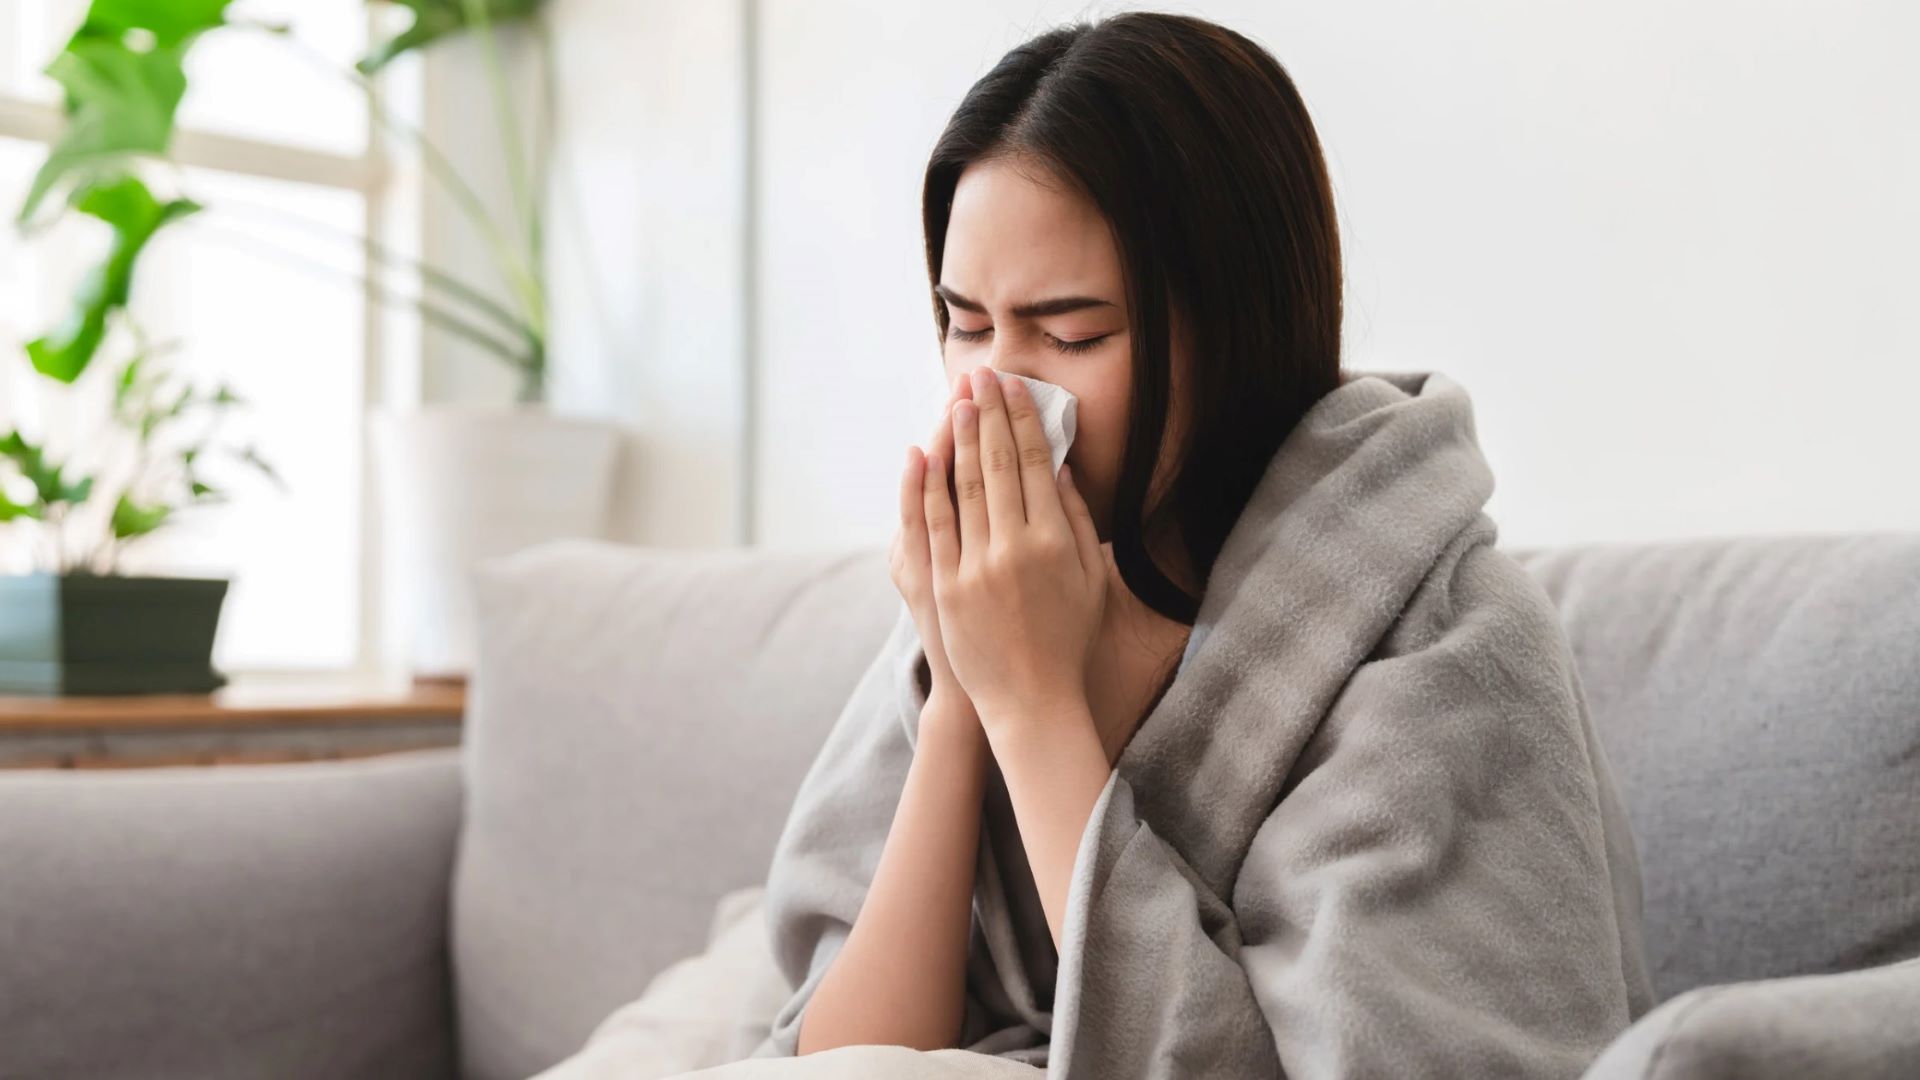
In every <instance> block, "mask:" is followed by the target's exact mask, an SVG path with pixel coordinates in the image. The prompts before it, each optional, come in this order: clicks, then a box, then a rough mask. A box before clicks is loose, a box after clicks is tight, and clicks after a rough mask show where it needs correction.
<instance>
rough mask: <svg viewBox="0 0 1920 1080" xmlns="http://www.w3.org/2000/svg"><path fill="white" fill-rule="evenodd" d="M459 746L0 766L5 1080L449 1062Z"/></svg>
mask: <svg viewBox="0 0 1920 1080" xmlns="http://www.w3.org/2000/svg"><path fill="white" fill-rule="evenodd" d="M461 797H462V790H461V772H460V757H459V748H457V747H447V748H435V749H430V750H415V751H405V752H400V753H394V754H389V755H384V756H380V757H373V758H361V759H352V760H345V761H321V762H299V763H286V764H273V765H249V766H232V765H221V766H207V767H177V768H157V769H140V770H111V771H106V770H102V771H94V770H84V771H71V772H70V771H59V770H26V771H18V772H9V773H0V1076H88V1077H94V1076H98V1077H117V1076H133V1075H138V1076H143V1077H189V1076H191V1077H199V1078H218V1077H261V1076H273V1077H277V1078H305V1077H315V1078H318V1077H328V1078H336V1077H342V1076H356V1077H388V1076H392V1077H399V1076H406V1077H416V1076H417V1077H434V1076H451V1075H453V1073H454V1068H455V1064H454V1060H453V1055H454V1049H453V1047H454V1046H455V1041H454V1038H453V1033H452V1025H451V1006H450V1001H451V991H450V975H449V972H448V961H447V945H446V942H447V897H448V888H449V881H450V878H451V871H452V863H453V857H454V849H455V842H456V839H457V835H458V831H459V825H460V813H461Z"/></svg>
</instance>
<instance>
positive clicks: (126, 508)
mask: <svg viewBox="0 0 1920 1080" xmlns="http://www.w3.org/2000/svg"><path fill="white" fill-rule="evenodd" d="M172 512H173V511H172V509H171V508H169V507H167V506H164V505H159V504H155V505H152V506H141V505H139V504H138V503H136V502H134V501H133V500H132V499H130V498H128V497H127V495H126V493H124V492H122V493H121V495H120V500H119V501H118V502H116V503H114V504H113V538H114V539H115V540H131V539H133V538H134V537H136V536H145V535H146V534H148V533H150V532H152V531H153V530H155V529H157V528H159V527H160V526H161V525H162V524H164V523H165V522H166V520H167V516H168V515H169V514H171V513H172Z"/></svg>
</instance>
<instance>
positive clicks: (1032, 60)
mask: <svg viewBox="0 0 1920 1080" xmlns="http://www.w3.org/2000/svg"><path fill="white" fill-rule="evenodd" d="M1001 157H1007V158H1015V159H1021V160H1030V161H1035V162H1038V163H1039V164H1041V165H1042V166H1044V167H1045V168H1046V169H1047V170H1048V171H1049V172H1051V173H1052V174H1054V175H1055V176H1057V177H1059V178H1060V179H1061V180H1064V181H1065V182H1067V183H1070V184H1074V185H1076V186H1078V187H1079V188H1080V189H1081V190H1082V191H1083V192H1084V193H1085V194H1086V195H1087V196H1088V197H1089V198H1090V199H1091V200H1092V201H1093V203H1094V204H1095V205H1096V206H1098V207H1099V208H1100V210H1101V211H1102V213H1104V214H1105V216H1106V218H1107V220H1108V222H1109V223H1111V225H1112V228H1113V234H1114V238H1115V242H1116V246H1117V248H1118V249H1119V252H1120V261H1121V267H1122V274H1123V277H1124V280H1125V282H1126V290H1127V304H1128V309H1129V312H1130V319H1131V326H1130V330H1131V335H1130V336H1131V338H1132V370H1133V395H1132V406H1131V410H1130V413H1129V416H1128V424H1127V435H1126V449H1125V451H1124V454H1123V457H1122V459H1121V463H1120V472H1119V476H1118V479H1117V482H1116V485H1115V491H1114V500H1113V522H1112V527H1111V539H1112V541H1113V555H1114V562H1115V565H1116V567H1117V568H1118V570H1119V572H1120V576H1121V579H1122V580H1123V581H1125V582H1126V585H1127V588H1128V589H1129V590H1131V591H1132V592H1133V593H1134V595H1136V596H1138V597H1139V598H1140V599H1141V600H1142V602H1144V603H1146V604H1147V605H1148V606H1150V607H1152V608H1153V609H1154V610H1155V611H1158V612H1160V613H1161V614H1162V615H1165V616H1167V617H1168V618H1172V619H1177V620H1179V621H1181V622H1184V623H1186V624H1187V625H1189V626H1191V625H1192V624H1193V622H1194V619H1195V617H1196V615H1197V613H1198V610H1199V605H1200V600H1199V598H1198V597H1196V596H1190V595H1188V594H1187V593H1186V592H1185V591H1184V590H1183V589H1181V588H1180V587H1179V586H1178V585H1177V584H1176V583H1174V582H1173V581H1172V580H1171V579H1170V578H1168V577H1167V575H1166V574H1165V573H1164V572H1162V570H1161V569H1160V567H1159V566H1158V565H1156V564H1155V563H1154V561H1153V559H1152V558H1151V556H1150V555H1149V554H1148V552H1147V550H1146V546H1145V539H1146V537H1147V536H1149V535H1156V534H1157V532H1158V530H1159V529H1160V528H1161V527H1164V526H1165V525H1168V524H1171V525H1173V526H1174V527H1175V528H1176V529H1177V530H1178V535H1179V537H1180V539H1181V540H1182V542H1183V544H1184V546H1185V549H1186V552H1187V554H1188V556H1189V559H1190V561H1191V563H1192V566H1193V568H1194V571H1195V572H1196V573H1197V574H1198V575H1199V579H1200V581H1201V582H1203V583H1204V582H1205V581H1206V579H1207V577H1208V575H1209V574H1210V572H1211V570H1212V567H1213V564H1214V560H1215V559H1216V558H1218V556H1219V554H1220V548H1221V546H1222V545H1223V544H1224V543H1225V542H1226V538H1227V534H1228V532H1229V531H1230V530H1231V529H1232V527H1233V524H1234V522H1235V521H1236V520H1237V519H1238V518H1239V516H1240V514H1241V511H1242V510H1244V509H1245V507H1246V502H1247V499H1248V497H1249V496H1250V495H1251V494H1252V492H1253V489H1254V486H1255V485H1256V484H1257V483H1258V482H1259V480H1260V477H1261V475H1262V474H1263V473H1264V472H1265V470H1266V467H1267V464H1268V462H1269V461H1270V460H1271V459H1272V457H1273V455H1274V452H1275V451H1276V450H1278V449H1279V446H1280V443H1281V441H1282V440H1283V439H1285V438H1286V436H1287V433H1288V432H1290V431H1292V430H1293V427H1294V425H1295V424H1297V423H1298V422H1299V420H1300V417H1301V416H1302V415H1303V414H1305V412H1306V411H1307V409H1308V408H1309V407H1310V406H1311V405H1312V404H1313V403H1314V402H1315V401H1318V400H1319V399H1320V398H1321V397H1322V396H1323V395H1325V394H1326V393H1327V392H1328V391H1330V390H1332V389H1334V388H1335V387H1336V386H1338V385H1339V384H1340V319H1341V273H1340V239H1339V232H1338V228H1337V226H1336V224H1335V221H1334V206H1333V188H1332V185H1331V184H1330V183H1329V181H1328V179H1327V169H1326V162H1325V161H1324V159H1323V158H1322V156H1321V152H1320V141H1319V137H1318V136H1317V135H1316V134H1315V132H1314V129H1313V123H1312V121H1311V120H1309V119H1308V117H1307V110H1306V106H1305V104H1304V103H1302V101H1301V100H1300V95H1299V93H1298V92H1297V91H1295V90H1294V87H1293V82H1292V81H1291V80H1290V79H1289V78H1288V77H1287V73H1286V71H1285V70H1284V69H1282V68H1281V66H1280V64H1279V62H1278V61H1276V60H1275V59H1274V58H1273V56H1272V55H1270V54H1269V53H1268V52H1267V51H1266V50H1265V49H1262V48H1261V47H1260V46H1259V45H1257V44H1255V43H1254V42H1252V41H1250V40H1248V39H1247V38H1245V37H1243V36H1241V35H1240V34H1238V33H1235V32H1234V31H1232V30H1229V29H1227V28H1225V27H1222V26H1218V25H1216V24H1214V23H1211V22H1207V21H1206V20H1204V19H1198V18H1194V17H1191V16H1186V15H1175V14H1163V13H1157V12H1129V13H1126V14H1120V15H1114V16H1111V17H1108V18H1106V19H1103V20H1100V21H1098V22H1094V23H1086V22H1081V23H1075V24H1072V25H1068V26H1063V27H1059V28H1057V29H1053V30H1049V31H1047V32H1046V33H1043V34H1041V35H1039V36H1038V37H1035V38H1033V39H1031V40H1029V41H1027V42H1025V43H1024V44H1021V45H1020V46H1018V47H1016V48H1014V49H1013V50H1012V51H1011V52H1009V53H1007V54H1006V56H1004V57H1002V58H1001V59H1000V62H999V63H997V64H995V65H994V67H993V70H991V71H989V72H987V74H986V75H985V76H983V77H982V78H981V79H980V81H978V82H976V83H974V84H973V87H972V89H970V90H968V91H967V94H966V97H965V98H963V99H962V100H961V102H960V106H959V108H958V109H956V110H954V114H953V117H952V119H951V120H949V121H948V122H947V126H946V130H945V131H943V132H942V133H941V135H940V139H939V141H938V143H936V144H935V146H934V149H933V155H932V158H931V160H929V161H928V163H927V174H926V183H925V187H924V189H923V191H922V196H921V214H922V221H923V224H924V227H925V230H926V246H927V274H928V277H929V280H930V284H933V285H937V284H939V281H940V261H941V255H942V252H943V251H944V249H945V247H946V237H947V221H948V216H949V213H950V211H951V209H952V204H953V192H954V187H955V185H956V184H958V182H959V179H960V173H961V171H962V170H964V169H965V168H966V167H967V166H968V165H970V164H973V163H974V162H978V161H985V160H989V159H994V158H1001ZM933 308H934V319H935V322H936V323H937V324H938V326H939V333H940V337H941V339H942V341H943V342H944V340H945V338H946V335H947V310H946V305H945V303H944V302H942V301H941V299H940V298H939V297H938V296H937V295H936V296H935V297H934V299H933ZM1174 311H1177V312H1179V316H1180V322H1181V324H1182V327H1183V329H1184V330H1185V332H1186V334H1187V335H1188V338H1187V340H1188V341H1189V342H1190V344H1191V347H1192V358H1193V367H1192V371H1191V372H1190V373H1188V374H1187V376H1186V379H1185V385H1184V388H1183V389H1184V391H1185V394H1186V402H1187V405H1188V407H1189V409H1190V410H1191V411H1190V413H1189V416H1190V417H1191V420H1192V423H1191V424H1189V425H1187V427H1186V431H1185V438H1184V439H1183V440H1182V443H1183V445H1182V446H1181V447H1180V448H1179V449H1178V451H1177V454H1178V456H1177V457H1176V459H1175V462H1174V471H1173V473H1172V474H1171V477H1170V479H1171V482H1170V484H1169V485H1168V487H1167V490H1166V492H1165V493H1164V495H1163V497H1162V498H1161V499H1160V500H1158V501H1157V502H1156V503H1155V505H1153V506H1151V507H1149V506H1147V505H1146V500H1147V497H1148V494H1149V491H1148V485H1149V483H1150V481H1151V479H1152V476H1153V468H1154V465H1155V463H1156V462H1157V461H1158V459H1159V456H1160V447H1161V441H1162V437H1163V435H1164V433H1165V432H1166V430H1167V423H1168V404H1169V398H1170V390H1171V372H1170V363H1171V351H1170V345H1171V316H1172V313H1173V312H1174Z"/></svg>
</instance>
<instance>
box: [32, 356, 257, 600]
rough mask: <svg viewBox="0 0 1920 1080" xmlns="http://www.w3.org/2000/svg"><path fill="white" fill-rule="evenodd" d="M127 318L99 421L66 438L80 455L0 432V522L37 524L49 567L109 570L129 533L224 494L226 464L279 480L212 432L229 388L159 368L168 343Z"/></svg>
mask: <svg viewBox="0 0 1920 1080" xmlns="http://www.w3.org/2000/svg"><path fill="white" fill-rule="evenodd" d="M127 325H128V328H129V330H130V332H131V334H132V336H133V338H134V340H135V343H136V345H135V348H134V350H133V353H132V355H131V356H129V357H128V358H127V359H126V360H125V361H124V362H123V363H122V364H121V365H120V366H119V368H118V369H117V370H116V371H114V372H113V373H112V386H111V402H112V404H111V406H110V408H109V410H108V416H107V423H106V425H105V427H106V430H103V431H99V432H93V433H89V435H88V437H87V438H84V439H76V440H74V442H75V444H76V445H81V446H85V447H86V448H87V449H88V450H89V451H90V452H91V453H90V455H89V460H87V461H86V462H80V461H77V460H72V459H69V460H65V461H55V460H54V458H53V455H52V454H51V453H50V452H49V450H48V448H47V446H46V444H45V443H44V442H42V441H39V440H36V439H29V438H28V437H27V435H26V433H25V432H23V431H21V430H20V429H18V428H15V429H13V430H10V431H8V432H6V433H5V434H4V435H0V462H5V463H6V464H8V465H10V466H11V471H12V472H13V473H14V474H15V476H16V477H17V479H12V480H11V482H12V484H13V486H14V487H16V488H18V489H20V497H18V498H16V497H14V496H13V495H10V494H8V484H9V481H10V478H9V477H8V476H7V475H6V473H5V472H4V471H0V522H16V523H17V522H21V521H31V522H35V523H38V525H39V526H40V532H41V538H42V540H43V541H44V544H43V548H44V553H43V554H42V556H41V558H40V559H39V562H40V563H41V565H42V567H43V568H44V569H46V570H47V571H49V572H51V573H56V574H67V573H100V574H109V573H113V572H115V571H116V570H117V569H118V568H119V559H120V555H121V553H122V552H123V551H124V550H125V549H126V547H127V546H128V545H130V544H131V543H133V542H134V541H136V540H139V539H140V538H141V537H144V536H148V535H150V534H152V533H153V532H154V531H155V530H157V529H159V528H160V527H161V526H163V525H165V524H167V523H168V522H170V521H172V520H173V519H174V517H175V516H176V515H177V514H179V513H180V512H182V511H184V510H188V509H190V508H193V507H197V506H204V505H208V504H211V503H219V502H224V501H226V499H227V492H226V487H225V485H226V484H227V483H228V477H229V475H231V474H232V473H234V472H237V471H240V470H245V471H252V472H258V473H261V474H264V475H265V476H266V478H267V479H269V480H271V481H273V483H274V484H276V485H279V486H281V487H282V488H283V489H284V487H285V485H284V484H283V483H282V481H281V479H280V476H279V474H278V473H277V472H276V471H275V470H274V468H273V466H272V465H270V464H268V463H267V461H266V460H265V459H264V458H263V457H262V456H261V455H260V453H259V451H258V450H257V449H256V448H255V447H254V446H253V445H252V444H250V443H241V442H239V441H237V440H230V439H223V438H221V437H220V436H221V433H222V428H223V424H224V422H225V420H226V419H227V417H228V415H229V414H230V413H231V412H232V410H234V409H235V408H238V407H241V406H243V405H244V404H245V402H243V401H242V400H241V399H240V397H239V395H237V394H235V393H234V392H233V389H232V388H231V387H230V386H228V385H226V384H224V383H223V384H220V385H218V386H215V387H213V388H207V387H205V386H203V385H199V384H196V383H194V382H193V381H191V380H188V379H186V378H184V377H182V376H180V375H179V374H178V373H177V372H174V371H171V370H169V369H168V368H167V367H166V365H165V364H164V363H163V362H162V360H161V358H162V357H163V356H164V355H165V354H166V353H168V352H170V351H172V350H173V349H174V348H175V347H177V343H168V344H165V345H152V344H149V343H148V342H147V340H146V336H145V334H144V333H142V332H141V331H140V329H139V327H138V326H137V325H136V324H133V323H131V322H129V323H128V324H127ZM62 381H69V380H62ZM82 469H84V470H85V471H84V474H82V473H81V472H80V470H82ZM96 495H97V496H99V497H98V498H96V497H95V496H96ZM89 509H92V510H93V511H94V513H93V514H92V520H91V521H89V520H87V516H88V515H87V511H88V510H89Z"/></svg>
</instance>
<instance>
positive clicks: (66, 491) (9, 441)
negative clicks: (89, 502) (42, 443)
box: [0, 431, 93, 516]
mask: <svg viewBox="0 0 1920 1080" xmlns="http://www.w3.org/2000/svg"><path fill="white" fill-rule="evenodd" d="M0 457H4V458H7V459H8V460H10V461H12V462H13V464H14V467H15V468H17V469H19V470H20V475H22V476H24V477H26V478H27V482H28V483H31V484H32V485H33V489H34V495H35V497H36V499H37V502H36V503H35V508H36V509H39V510H43V511H44V510H45V508H46V507H49V506H52V505H54V504H55V503H81V502H85V501H86V499H87V496H88V495H89V494H91V493H92V492H93V477H91V476H83V477H81V478H80V479H79V480H78V481H76V482H73V483H68V482H67V480H66V478H65V477H64V476H62V475H61V472H62V467H61V466H59V465H56V464H54V463H53V462H50V461H48V460H47V455H46V451H45V449H44V448H42V447H39V446H36V445H34V444H33V443H30V442H28V441H27V440H26V438H25V437H24V436H22V435H21V434H20V433H19V432H18V431H10V432H8V433H7V435H6V437H5V438H0ZM14 505H18V504H14ZM14 516H18V515H14Z"/></svg>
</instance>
